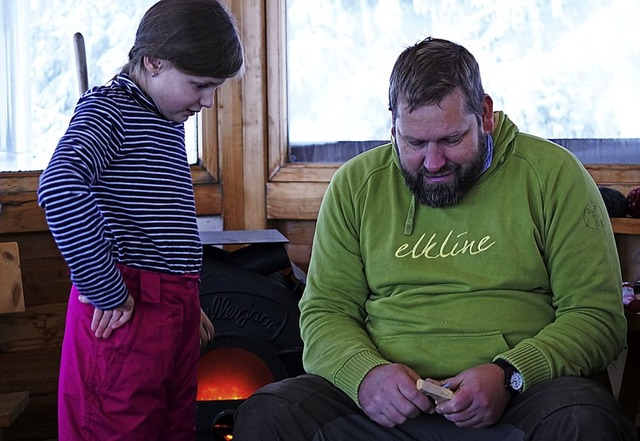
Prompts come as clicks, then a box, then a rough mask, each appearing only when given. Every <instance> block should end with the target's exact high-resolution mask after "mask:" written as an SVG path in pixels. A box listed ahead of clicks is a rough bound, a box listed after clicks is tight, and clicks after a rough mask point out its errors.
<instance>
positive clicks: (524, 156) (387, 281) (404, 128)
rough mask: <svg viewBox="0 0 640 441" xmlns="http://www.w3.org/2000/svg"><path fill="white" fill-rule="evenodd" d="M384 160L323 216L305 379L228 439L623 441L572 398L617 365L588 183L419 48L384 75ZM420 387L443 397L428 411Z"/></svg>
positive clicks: (594, 396)
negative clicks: (387, 130) (447, 394)
mask: <svg viewBox="0 0 640 441" xmlns="http://www.w3.org/2000/svg"><path fill="white" fill-rule="evenodd" d="M389 104H390V110H391V115H392V128H391V135H392V143H391V144H388V145H384V146H381V147H379V148H376V149H374V150H371V151H369V152H366V153H363V154H361V155H359V156H357V157H356V158H354V159H352V160H351V161H348V162H347V163H346V164H344V166H343V167H341V168H340V169H339V170H338V171H337V172H336V174H335V176H334V179H333V180H332V182H331V184H330V186H329V188H328V190H327V193H326V195H325V198H324V200H323V203H322V207H321V210H320V214H319V216H318V224H317V228H316V235H315V238H314V245H313V252H312V257H311V263H310V268H309V274H308V280H307V282H308V284H307V288H306V290H305V293H304V296H303V298H302V300H301V302H300V308H301V321H300V324H301V332H302V336H303V339H304V343H305V348H304V364H305V368H306V370H307V371H308V372H309V374H311V375H304V376H301V377H298V378H294V379H288V380H284V381H282V382H279V383H275V384H271V385H268V386H266V387H264V388H263V389H261V390H259V391H257V392H256V393H255V394H254V395H253V396H252V397H251V398H250V399H248V400H247V401H246V402H245V403H244V404H243V405H242V406H240V408H239V410H238V412H237V415H236V429H235V434H234V435H235V437H234V440H239V441H244V440H253V441H255V440H276V439H277V440H296V441H298V440H332V441H333V440H421V441H423V440H491V441H496V440H541V441H547V440H551V439H554V440H570V439H571V440H578V439H594V440H596V439H597V440H631V439H636V437H637V434H636V433H635V429H634V427H633V426H632V425H631V423H630V422H629V421H627V420H626V419H625V417H624V416H623V415H622V413H621V411H620V408H619V407H618V405H617V404H616V402H615V400H614V399H613V396H612V395H611V393H610V392H608V391H607V390H606V389H605V388H604V387H603V386H601V385H600V384H598V383H595V382H593V381H592V380H589V379H588V378H587V377H588V376H589V375H591V374H593V373H597V372H600V371H603V370H605V369H606V368H607V366H608V365H609V364H610V363H611V361H612V360H613V359H614V358H615V357H616V356H617V355H618V354H619V353H620V352H621V351H622V349H623V347H624V343H625V332H626V324H625V319H624V313H623V309H622V303H621V297H620V296H621V294H620V290H621V285H622V282H621V277H620V269H619V263H618V257H617V253H616V248H615V242H614V238H613V233H612V230H611V226H610V223H609V221H608V219H607V218H606V209H605V207H604V204H603V202H602V199H601V196H600V193H599V191H598V189H597V187H596V185H595V184H594V182H593V180H592V179H591V177H590V176H589V174H588V173H587V172H586V171H585V169H584V168H583V167H582V166H581V165H580V163H579V162H578V160H577V159H576V158H575V157H574V156H573V155H571V154H570V153H569V152H567V151H566V150H564V149H563V148H561V147H559V146H557V145H555V144H553V143H551V142H548V141H546V140H543V139H540V138H536V137H533V136H530V135H527V134H524V133H520V132H519V130H518V128H517V127H516V126H515V125H514V123H512V122H511V121H510V120H509V118H508V117H507V116H506V114H504V113H502V112H494V111H493V102H492V100H491V98H490V97H489V96H488V95H486V94H485V93H484V90H483V87H482V82H481V79H480V72H479V68H478V65H477V62H476V60H475V59H474V57H473V56H472V55H471V54H470V53H469V52H468V51H467V50H466V49H465V48H463V47H461V46H459V45H457V44H455V43H452V42H449V41H446V40H440V39H432V38H428V39H426V40H424V41H421V42H419V43H418V44H416V45H415V46H413V47H409V48H408V49H406V50H405V51H404V52H403V53H402V54H401V55H400V57H399V58H398V60H397V61H396V64H395V66H394V68H393V71H392V74H391V79H390V89H389ZM420 379H426V381H427V382H430V383H435V384H439V385H445V387H447V388H448V389H450V390H451V391H453V392H454V393H455V394H454V396H453V398H452V399H450V400H447V401H443V400H437V402H436V400H432V399H431V398H429V397H428V396H426V395H425V394H423V393H422V392H421V391H420V390H419V389H418V388H417V386H416V383H417V381H418V380H420Z"/></svg>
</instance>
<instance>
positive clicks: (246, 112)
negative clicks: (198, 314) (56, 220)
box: [0, 0, 640, 441]
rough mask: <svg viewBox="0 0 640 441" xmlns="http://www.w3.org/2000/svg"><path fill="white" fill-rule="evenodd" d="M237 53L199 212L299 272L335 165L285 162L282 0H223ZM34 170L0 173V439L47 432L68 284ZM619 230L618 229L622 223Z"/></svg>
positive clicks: (617, 171)
mask: <svg viewBox="0 0 640 441" xmlns="http://www.w3.org/2000/svg"><path fill="white" fill-rule="evenodd" d="M225 3H226V4H228V5H229V8H230V10H231V12H232V13H233V14H234V15H235V16H236V18H237V20H238V24H239V29H240V31H241V35H242V39H243V43H244V45H245V52H246V60H247V63H246V70H245V73H244V75H243V76H242V78H240V79H232V80H229V81H227V82H226V83H225V84H224V85H223V86H222V87H221V88H220V89H218V94H217V97H216V107H215V109H212V110H210V111H206V112H204V114H203V117H204V120H203V126H204V127H205V130H206V133H205V135H204V136H203V140H204V152H203V158H202V165H201V166H194V167H192V175H193V180H194V191H195V196H196V207H197V212H198V215H201V216H212V215H222V216H223V217H224V227H225V229H228V230H230V229H256V228H265V227H267V225H268V226H269V227H271V228H277V229H279V230H280V231H281V232H282V233H283V234H284V235H285V236H286V237H287V238H288V239H289V243H288V244H287V250H288V252H289V256H290V258H291V260H292V261H293V262H294V263H296V264H297V265H298V266H300V267H301V268H302V269H304V270H305V271H306V269H307V267H308V263H309V257H310V254H311V244H312V239H313V234H314V231H315V220H316V218H317V212H318V209H319V206H320V202H321V200H322V197H323V195H324V192H325V190H326V187H327V185H328V183H329V181H330V179H331V177H332V176H333V174H334V173H335V171H336V169H337V168H338V166H339V165H338V164H289V163H287V145H286V140H287V135H286V127H287V114H286V86H285V79H284V78H285V77H284V64H285V63H284V52H285V45H284V35H285V32H284V2H283V1H282V0H277V1H276V0H274V1H271V0H269V1H256V2H247V1H243V0H225ZM588 170H589V172H590V173H591V175H592V176H593V177H594V179H595V181H596V182H598V183H599V184H602V185H606V186H610V187H612V188H616V189H618V190H620V191H622V192H623V193H625V194H626V193H627V192H628V190H630V189H631V188H634V187H635V186H637V185H640V167H638V166H618V165H606V166H588ZM38 178H39V173H37V172H29V173H8V174H0V204H2V212H1V213H0V241H15V242H18V244H19V248H20V258H21V270H22V277H23V288H24V295H25V312H23V313H18V314H15V315H14V314H10V315H0V393H2V392H13V391H20V390H27V391H29V393H30V403H29V405H28V406H27V408H26V409H25V411H24V413H23V414H22V415H21V416H20V417H19V418H18V419H17V420H16V421H14V422H13V423H12V425H11V426H10V427H9V428H8V429H6V430H5V432H4V433H3V436H4V438H3V440H4V441H16V440H22V441H32V440H33V441H35V440H47V439H55V438H56V437H57V434H56V432H57V429H56V389H57V377H58V372H59V357H60V345H61V342H62V336H63V330H64V319H65V317H64V316H65V313H66V302H67V298H68V295H69V288H70V282H69V279H68V276H67V267H66V265H65V263H64V261H63V260H62V257H61V256H60V254H59V252H58V250H57V247H56V246H55V243H54V242H53V239H52V238H51V235H50V233H49V232H48V229H47V225H46V222H45V219H44V213H43V211H42V210H41V209H40V208H39V207H38V205H37V201H36V189H37V185H38ZM625 228H626V227H625Z"/></svg>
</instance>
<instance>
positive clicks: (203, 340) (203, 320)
mask: <svg viewBox="0 0 640 441" xmlns="http://www.w3.org/2000/svg"><path fill="white" fill-rule="evenodd" d="M214 335H215V330H214V329H213V323H211V320H209V317H208V316H207V314H205V313H204V311H203V310H202V308H200V346H202V347H204V346H206V345H208V344H209V342H210V341H211V340H213V336H214Z"/></svg>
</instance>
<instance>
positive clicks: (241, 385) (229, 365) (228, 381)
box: [196, 347, 274, 401]
mask: <svg viewBox="0 0 640 441" xmlns="http://www.w3.org/2000/svg"><path fill="white" fill-rule="evenodd" d="M273 381H274V378H273V374H272V373H271V370H270V369H269V367H268V366H267V365H266V364H265V362H264V361H263V360H262V359H261V358H260V357H258V356H257V355H255V354H254V353H252V352H250V351H247V350H245V349H241V348H236V347H222V348H217V349H213V350H211V351H209V352H207V353H205V354H204V355H202V357H200V361H199V363H198V395H197V397H196V399H197V400H198V401H216V400H243V399H246V398H248V397H249V396H250V395H251V394H252V393H253V392H255V391H256V390H257V389H259V388H261V387H262V386H264V385H265V384H268V383H272V382H273Z"/></svg>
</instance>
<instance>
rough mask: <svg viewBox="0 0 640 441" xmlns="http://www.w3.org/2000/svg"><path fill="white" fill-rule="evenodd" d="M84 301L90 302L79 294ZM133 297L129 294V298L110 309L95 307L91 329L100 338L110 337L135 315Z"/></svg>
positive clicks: (79, 297) (79, 298)
mask: <svg viewBox="0 0 640 441" xmlns="http://www.w3.org/2000/svg"><path fill="white" fill-rule="evenodd" d="M78 300H80V301H81V302H82V303H90V302H89V300H88V299H87V298H86V297H85V296H82V295H80V296H78ZM133 306H134V301H133V297H131V296H127V300H126V301H125V302H124V303H123V304H122V305H120V306H118V307H117V308H114V309H112V310H109V311H103V310H102V309H98V308H95V309H94V311H93V319H92V320H91V330H92V331H93V332H94V333H95V335H96V337H98V338H108V337H109V336H110V335H111V333H112V332H113V331H114V330H115V329H118V328H120V327H121V326H123V325H124V324H125V323H127V322H128V321H129V320H130V319H131V317H132V316H133Z"/></svg>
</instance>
